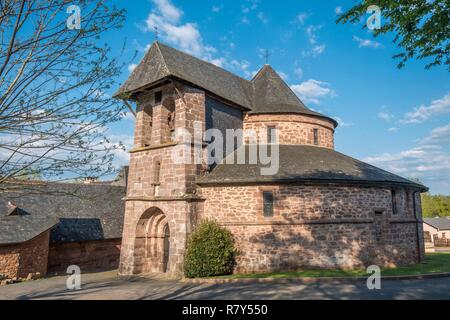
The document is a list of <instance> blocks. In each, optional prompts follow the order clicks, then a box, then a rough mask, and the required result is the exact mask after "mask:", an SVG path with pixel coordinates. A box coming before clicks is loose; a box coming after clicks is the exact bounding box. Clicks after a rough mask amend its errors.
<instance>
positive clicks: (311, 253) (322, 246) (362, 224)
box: [200, 185, 421, 273]
mask: <svg viewBox="0 0 450 320" xmlns="http://www.w3.org/2000/svg"><path fill="white" fill-rule="evenodd" d="M263 191H272V192H273V193H274V216H273V217H272V218H266V217H264V215H263V203H262V192H263ZM202 194H203V196H204V197H205V198H206V199H207V200H206V201H205V203H204V212H203V214H202V215H201V217H200V218H214V219H216V220H217V221H218V222H219V223H221V224H222V225H224V226H226V227H227V228H228V229H229V230H230V231H231V232H232V233H233V235H234V238H235V242H236V247H237V250H238V251H239V255H238V257H237V266H236V270H235V271H236V272H239V273H250V272H271V271H277V270H295V269H298V268H300V267H305V266H307V267H321V268H335V267H338V268H359V267H363V266H367V265H371V264H377V265H380V266H394V265H404V264H411V263H416V262H417V261H418V260H419V255H420V251H421V249H420V248H418V241H417V223H416V219H415V217H414V215H413V213H412V212H408V211H405V210H403V207H400V208H399V210H398V211H399V213H398V215H396V216H393V215H392V199H391V192H390V190H389V189H384V188H377V187H356V186H330V185H317V186H313V185H309V186H307V185H303V186H293V185H284V186H234V187H233V186H228V187H225V186H221V187H204V188H202ZM419 215H420V213H419Z"/></svg>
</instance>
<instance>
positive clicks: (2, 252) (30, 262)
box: [0, 231, 50, 279]
mask: <svg viewBox="0 0 450 320" xmlns="http://www.w3.org/2000/svg"><path fill="white" fill-rule="evenodd" d="M49 238H50V231H46V232H44V233H42V234H40V235H39V236H37V237H36V238H34V239H32V240H30V241H27V242H24V243H20V244H15V245H6V246H0V274H2V275H5V276H6V277H7V278H10V279H12V278H26V277H27V276H28V274H30V273H37V272H39V273H40V274H41V275H46V274H47V263H48V244H49Z"/></svg>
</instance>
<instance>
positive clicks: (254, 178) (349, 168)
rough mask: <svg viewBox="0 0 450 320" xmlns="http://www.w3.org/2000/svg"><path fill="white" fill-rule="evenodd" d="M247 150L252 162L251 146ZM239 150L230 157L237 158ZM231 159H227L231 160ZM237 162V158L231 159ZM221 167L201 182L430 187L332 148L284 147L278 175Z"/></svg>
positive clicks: (245, 166)
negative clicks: (330, 183)
mask: <svg viewBox="0 0 450 320" xmlns="http://www.w3.org/2000/svg"><path fill="white" fill-rule="evenodd" d="M241 148H245V154H246V163H249V159H248V156H249V146H248V145H247V146H243V147H241ZM237 152H239V151H235V152H234V153H233V154H231V155H229V156H228V157H234V159H237V158H236V153H237ZM228 157H227V158H228ZM231 159H233V158H231ZM226 161H229V160H227V159H225V160H224V161H223V162H222V163H221V164H219V165H217V166H216V167H214V169H213V170H212V171H211V172H209V173H207V174H206V175H204V176H203V177H201V178H200V179H199V180H198V181H197V183H198V184H200V185H208V184H248V183H295V182H313V183H329V182H340V183H342V182H346V183H351V184H369V185H409V186H411V187H415V188H418V189H421V190H424V191H426V190H427V188H426V187H425V186H423V185H420V184H417V183H415V182H413V181H410V180H408V179H405V178H402V177H400V176H397V175H395V174H392V173H390V172H387V171H384V170H382V169H379V168H377V167H374V166H372V165H370V164H367V163H364V162H362V161H359V160H356V159H353V158H351V157H348V156H346V155H344V154H342V153H339V152H336V151H334V150H332V149H327V148H320V147H314V146H306V145H280V146H279V161H280V162H279V170H278V173H277V174H275V175H261V170H260V169H261V167H268V166H263V165H261V164H260V163H259V164H225V162H226Z"/></svg>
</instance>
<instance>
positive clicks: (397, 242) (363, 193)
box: [115, 42, 427, 275]
mask: <svg viewBox="0 0 450 320" xmlns="http://www.w3.org/2000/svg"><path fill="white" fill-rule="evenodd" d="M115 96H116V98H119V99H122V100H125V101H131V102H135V103H136V105H137V107H136V109H137V110H136V126H135V136H134V147H133V149H132V150H131V151H130V153H131V159H130V167H129V176H128V189H127V196H126V198H125V201H126V205H125V220H124V225H123V237H122V249H121V257H120V267H119V272H120V274H122V275H127V274H139V273H149V272H169V273H178V274H179V273H181V272H182V270H183V259H184V255H185V250H186V242H187V239H188V237H189V234H190V233H191V232H192V231H193V230H194V229H195V227H196V225H197V224H198V223H199V222H200V221H201V220H202V219H206V218H209V219H215V220H216V221H217V222H218V223H220V224H221V225H222V226H224V227H226V228H228V229H229V230H230V231H231V232H232V234H233V236H234V240H235V246H236V249H237V252H238V254H237V257H236V266H235V272H239V273H250V272H271V271H280V270H295V269H298V268H301V267H317V268H360V267H364V266H368V265H372V264H376V265H379V266H397V265H406V264H412V263H417V262H419V261H421V260H422V259H423V258H424V245H423V237H422V235H423V231H422V214H421V203H420V193H421V192H424V191H426V190H427V188H426V187H425V186H423V185H421V184H418V183H415V182H412V181H410V180H407V179H404V178H402V177H399V176H397V175H394V174H391V173H389V172H386V171H384V170H381V169H379V168H376V167H374V166H371V165H369V164H366V163H364V162H361V161H358V160H356V159H353V158H351V157H348V156H346V155H344V154H342V153H339V152H337V151H335V150H334V132H335V130H336V127H337V125H338V124H337V122H336V121H335V120H334V119H332V118H330V117H328V116H325V115H323V114H320V113H317V112H315V111H312V110H310V109H308V108H307V107H306V106H305V105H304V104H303V103H302V101H300V99H299V98H298V97H297V96H296V95H295V94H294V93H293V92H292V91H291V89H290V88H289V86H288V85H287V84H286V83H285V82H284V81H283V80H282V79H281V77H280V76H279V75H278V74H277V73H276V72H275V71H274V70H273V69H272V67H271V66H269V65H265V66H263V67H262V69H261V70H260V71H259V72H258V73H257V74H256V75H255V76H254V78H253V79H252V80H250V81H249V80H246V79H243V78H241V77H239V76H237V75H234V74H232V73H230V72H228V71H226V70H224V69H222V68H220V67H217V66H215V65H213V64H211V63H208V62H206V61H202V60H200V59H197V58H195V57H193V56H190V55H188V54H186V53H183V52H180V51H178V50H175V49H173V48H171V47H168V46H166V45H163V44H161V43H158V42H155V43H154V44H153V45H152V46H151V48H150V49H149V51H148V52H147V54H146V55H145V57H144V58H143V60H142V61H141V63H140V64H139V65H138V66H137V67H136V69H135V70H134V71H133V72H132V74H131V75H130V77H129V79H128V80H127V81H126V82H125V83H124V84H123V86H122V87H121V88H120V89H119V91H118V92H117V93H116V95H115ZM196 123H197V124H198V123H200V124H201V127H202V130H203V132H205V131H206V130H208V129H211V128H215V129H218V130H220V131H221V132H224V133H225V132H226V130H227V129H235V130H237V129H242V130H243V132H244V134H243V137H242V139H241V141H238V144H237V145H238V147H236V148H234V149H232V150H231V151H230V152H228V153H227V154H225V155H224V156H226V157H227V159H228V158H229V157H233V159H234V157H235V156H237V155H236V153H238V152H239V151H242V150H244V151H245V150H249V149H251V148H252V145H253V142H254V140H252V139H250V137H249V136H247V134H246V133H247V132H257V133H258V135H257V137H258V138H257V144H258V145H266V146H267V145H275V144H276V145H277V147H278V148H277V151H278V153H279V158H278V159H279V160H278V170H277V172H276V173H275V174H272V175H262V174H261V170H260V169H261V167H262V166H263V164H262V162H259V161H257V162H256V163H250V162H245V163H239V164H236V163H229V162H228V161H223V162H221V163H217V164H212V165H211V164H209V165H208V163H205V162H203V163H197V162H194V161H193V162H190V163H188V162H186V163H179V162H174V160H173V157H171V154H172V152H173V150H174V149H175V148H177V146H179V145H180V144H181V143H184V142H181V141H179V140H178V139H177V135H176V134H175V131H176V130H177V129H180V128H182V129H184V130H187V131H188V132H190V133H191V134H192V135H194V127H195V124H196ZM210 143H211V141H210V140H208V139H202V141H200V143H195V142H194V143H192V144H188V145H186V147H187V148H190V149H192V151H193V153H192V154H196V152H200V153H202V154H203V153H204V152H205V150H207V148H208V145H209V144H210ZM231 162H232V161H231Z"/></svg>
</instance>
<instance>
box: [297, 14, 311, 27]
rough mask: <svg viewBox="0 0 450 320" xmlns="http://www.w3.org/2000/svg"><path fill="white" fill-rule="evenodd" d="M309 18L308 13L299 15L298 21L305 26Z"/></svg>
mask: <svg viewBox="0 0 450 320" xmlns="http://www.w3.org/2000/svg"><path fill="white" fill-rule="evenodd" d="M308 17H309V14H308V13H306V12H301V13H299V14H298V15H297V20H298V22H300V24H301V25H303V24H305V21H306V19H307V18H308Z"/></svg>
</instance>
